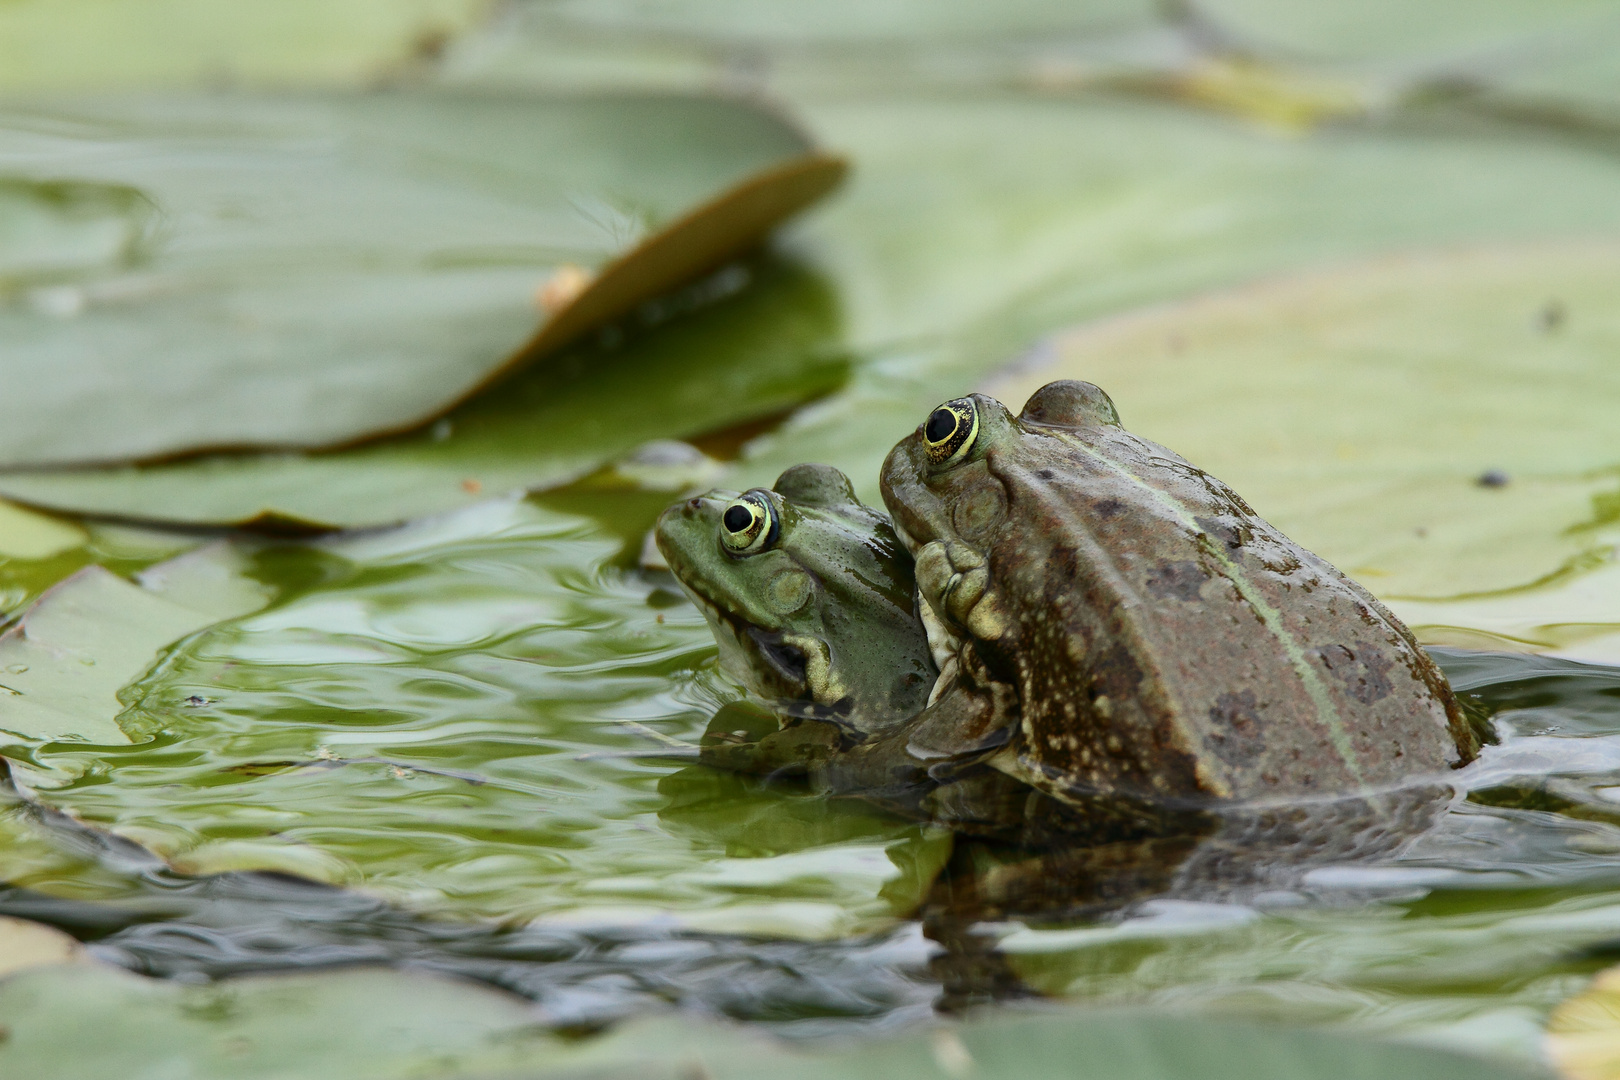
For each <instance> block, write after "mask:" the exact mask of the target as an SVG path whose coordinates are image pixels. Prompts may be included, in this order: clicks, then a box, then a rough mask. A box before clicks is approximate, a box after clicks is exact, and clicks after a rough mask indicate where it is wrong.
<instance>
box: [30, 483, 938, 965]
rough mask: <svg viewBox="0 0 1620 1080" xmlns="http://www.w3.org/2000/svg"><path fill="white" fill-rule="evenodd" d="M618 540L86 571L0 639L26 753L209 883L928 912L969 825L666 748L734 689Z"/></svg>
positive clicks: (717, 915)
mask: <svg viewBox="0 0 1620 1080" xmlns="http://www.w3.org/2000/svg"><path fill="white" fill-rule="evenodd" d="M620 545H621V542H620V541H618V540H616V539H614V538H612V537H610V536H607V535H605V534H604V533H602V532H601V531H600V530H599V529H597V528H595V527H593V526H591V525H589V524H588V523H587V522H586V521H584V520H582V519H580V518H577V517H574V516H571V515H565V514H560V513H556V512H552V511H545V510H541V509H540V508H538V507H536V506H534V505H532V504H530V503H526V502H513V501H510V500H508V501H498V502H493V503H486V504H484V505H482V506H479V507H474V508H471V509H468V510H464V511H461V512H460V513H458V514H455V515H451V516H449V517H446V518H442V519H434V520H428V521H424V522H421V523H418V524H416V525H413V526H409V527H406V528H405V529H401V530H396V531H393V532H389V533H381V534H375V535H371V536H366V537H355V538H347V539H333V540H329V541H323V542H320V543H318V544H315V545H312V546H310V547H306V548H301V547H274V546H272V547H267V548H263V549H260V550H258V551H257V553H254V552H253V551H245V550H243V549H241V548H237V547H228V546H215V547H209V548H203V549H200V550H198V551H196V552H193V553H190V554H188V555H185V556H182V557H181V558H179V559H176V560H173V561H171V562H169V563H164V564H160V565H158V566H155V567H152V568H150V569H149V570H147V571H145V572H144V573H143V574H142V575H141V580H142V582H143V583H144V587H137V586H136V585H134V584H131V583H129V582H127V581H124V580H123V579H121V578H115V577H113V576H112V575H109V574H106V572H104V571H99V570H98V571H86V572H85V573H84V574H82V575H81V576H79V577H77V578H74V579H70V580H69V581H67V582H65V583H64V584H62V585H60V586H58V587H57V589H55V590H53V591H52V592H51V593H49V594H47V595H46V596H45V597H44V598H43V599H42V600H41V602H40V603H39V604H38V605H36V607H35V608H34V609H33V610H32V611H31V612H30V613H29V614H28V616H26V618H25V619H24V621H23V624H22V629H21V631H20V632H18V633H16V634H14V638H15V639H16V640H15V641H12V640H10V639H0V650H5V649H10V650H11V651H9V652H4V651H0V673H3V672H5V671H7V670H10V669H12V668H16V667H26V668H27V671H25V672H22V673H20V674H19V675H18V676H15V677H11V678H10V679H9V680H8V679H7V677H5V676H3V674H0V682H5V684H6V685H8V686H11V687H12V688H13V689H14V690H15V691H16V693H14V694H12V695H8V696H0V729H3V730H5V731H8V732H10V733H12V734H11V737H10V739H9V740H7V741H8V742H9V745H6V746H4V747H3V748H4V750H5V753H6V754H7V756H8V757H10V758H11V759H12V761H13V770H12V771H13V775H14V777H15V779H16V782H17V784H18V786H19V787H20V788H22V789H23V790H25V791H27V792H29V793H31V795H32V796H33V797H35V798H38V799H40V800H41V801H43V802H45V803H47V804H48V805H50V806H53V807H55V808H58V809H61V810H65V811H67V812H69V813H71V814H73V815H74V816H76V817H79V818H81V819H83V820H85V821H87V822H89V823H91V824H95V825H100V826H104V827H107V828H110V829H112V830H113V831H114V832H116V833H118V834H120V835H122V836H124V837H126V838H128V839H132V840H135V841H137V842H140V843H142V844H145V845H146V846H148V847H149V848H151V849H153V850H154V851H156V852H158V853H159V854H161V855H162V856H164V857H165V858H167V859H168V860H169V861H170V862H171V863H172V864H173V865H174V866H176V867H177V868H179V869H181V870H183V871H185V872H188V873H211V872H219V871H225V870H247V869H275V870H281V871H284V872H289V873H296V874H300V875H302V876H305V877H310V878H316V879H321V880H327V881H333V882H346V883H352V884H356V885H363V886H365V887H367V888H368V889H372V890H376V891H378V892H381V893H383V894H384V895H387V896H389V897H392V898H394V899H397V900H401V901H408V902H411V903H413V904H415V905H418V906H421V907H424V908H427V909H431V910H438V911H446V912H453V913H458V914H479V915H487V916H491V917H499V918H519V919H521V918H525V917H535V916H544V917H547V918H550V919H565V920H569V921H572V922H585V923H606V924H625V923H640V922H646V921H652V922H654V923H655V924H658V925H663V926H683V927H690V928H695V929H703V930H709V931H715V932H727V933H758V934H768V935H774V936H790V937H803V938H824V937H836V936H842V935H846V934H849V933H853V932H856V931H859V930H861V929H863V928H868V927H872V926H878V925H883V924H885V923H886V922H887V921H888V920H890V919H892V918H893V917H894V916H895V915H897V914H901V913H904V912H907V911H909V910H911V909H912V908H913V907H915V906H916V904H917V903H918V902H919V900H920V897H921V895H922V894H923V893H924V892H925V891H926V890H927V888H928V886H929V883H930V882H931V880H932V878H933V874H934V871H935V870H937V868H938V866H939V865H940V862H941V861H942V859H943V858H944V855H945V853H946V852H948V850H949V840H948V839H947V838H946V837H944V836H938V835H935V834H933V833H931V832H928V831H926V830H922V829H920V828H918V827H916V826H913V825H909V824H907V823H905V822H903V821H897V820H894V819H891V818H887V817H884V816H881V815H879V814H877V813H876V812H875V811H869V810H867V809H865V808H863V807H862V806H860V805H859V804H855V805H846V804H831V805H829V804H828V803H826V802H825V801H824V800H821V799H817V798H814V797H811V796H809V795H808V794H801V795H800V796H798V797H796V798H793V797H790V798H786V799H784V798H782V797H781V796H780V795H773V794H772V793H770V792H768V791H765V790H761V789H760V788H759V786H758V785H755V784H740V783H739V782H738V781H737V780H736V779H735V778H733V777H730V776H725V775H719V774H715V773H712V772H710V771H708V770H706V769H691V770H686V771H680V772H677V770H679V769H680V763H679V762H678V761H677V762H673V763H672V762H668V761H660V760H658V759H657V758H656V757H652V758H649V757H646V756H645V755H647V754H648V752H650V751H657V750H660V749H662V748H663V747H662V744H661V743H660V742H658V741H657V740H656V739H655V738H653V737H650V736H649V735H648V734H647V731H648V729H649V728H650V729H652V730H655V731H656V732H659V733H662V735H663V736H664V737H666V738H669V737H673V738H675V739H683V740H687V741H688V742H691V741H694V740H695V739H696V737H697V736H698V734H699V733H701V731H702V730H703V728H704V726H705V725H706V724H707V722H708V720H709V717H710V715H711V714H712V713H713V712H714V711H715V709H716V708H717V707H718V705H719V703H720V702H721V701H722V700H723V697H724V695H725V694H726V693H727V692H728V691H727V690H726V689H725V687H724V686H723V685H722V684H720V683H718V682H717V681H716V680H715V677H714V674H713V667H712V654H713V639H712V637H711V636H710V634H709V631H708V629H707V626H706V624H705V623H704V622H703V619H702V618H701V616H699V615H698V614H697V612H695V611H694V610H692V609H691V608H690V607H689V606H687V605H685V604H681V603H679V602H673V603H672V601H674V598H673V597H672V596H671V595H670V594H669V593H667V592H663V591H661V590H655V589H653V588H652V587H650V586H649V585H647V584H645V583H642V582H640V581H638V580H636V579H635V578H633V577H627V576H625V575H624V574H623V573H622V572H620V571H617V570H614V569H612V568H611V567H610V566H609V565H607V564H608V563H609V562H610V560H614V559H616V558H618V552H619V549H620ZM259 579H269V580H278V581H284V582H287V583H288V587H287V592H288V594H290V595H288V596H287V597H286V598H284V599H283V600H282V601H281V602H279V603H277V604H275V605H273V606H271V607H270V608H268V609H267V610H264V611H262V612H260V613H258V614H254V615H249V616H247V617H246V618H243V619H236V620H233V621H227V622H224V623H221V624H219V625H217V626H215V627H213V628H212V629H209V630H205V631H203V632H202V633H200V634H194V633H193V632H194V631H195V630H196V629H197V628H198V627H199V626H201V625H204V624H206V623H208V622H210V621H213V619H217V618H220V617H222V616H223V615H225V614H228V611H227V610H226V609H229V608H234V610H235V611H236V612H238V613H239V612H241V611H244V610H251V609H252V608H254V607H256V606H258V605H260V604H262V603H263V599H264V592H263V588H262V587H261V586H259V585H258V584H257V581H258V580H259ZM300 581H303V582H307V584H304V585H302V586H300V585H299V584H297V583H298V582H300ZM205 603H206V604H209V605H212V614H213V618H210V617H209V614H208V613H204V612H202V611H199V610H198V608H199V607H201V606H202V605H204V604H205ZM186 605H193V606H186ZM183 635H192V636H190V637H187V638H186V639H185V642H184V643H183V644H182V645H181V647H179V648H178V649H175V650H172V651H170V652H169V653H168V654H167V655H164V656H162V657H161V659H159V657H158V656H157V654H156V653H157V648H158V646H159V645H161V644H164V643H166V642H167V641H172V640H175V639H177V638H180V637H182V636H183ZM125 683H128V684H129V685H127V686H124V684H125ZM119 686H123V689H122V690H121V691H119V692H118V694H117V696H116V698H115V697H114V695H113V691H114V690H116V689H117V688H118V687H119ZM75 736H76V737H78V741H65V740H67V739H70V738H72V737H75ZM131 739H134V740H135V742H134V744H133V745H131Z"/></svg>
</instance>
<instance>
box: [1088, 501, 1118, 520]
mask: <svg viewBox="0 0 1620 1080" xmlns="http://www.w3.org/2000/svg"><path fill="white" fill-rule="evenodd" d="M1091 509H1092V511H1093V512H1094V513H1096V515H1097V516H1098V517H1100V518H1102V519H1103V520H1105V521H1106V520H1107V519H1108V518H1111V517H1113V516H1114V515H1116V514H1119V513H1122V512H1123V511H1124V509H1125V504H1124V503H1122V502H1120V501H1119V500H1118V499H1098V500H1097V501H1096V502H1094V503H1092V504H1091Z"/></svg>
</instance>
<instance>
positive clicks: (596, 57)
mask: <svg viewBox="0 0 1620 1080" xmlns="http://www.w3.org/2000/svg"><path fill="white" fill-rule="evenodd" d="M1186 52H1187V45H1186V43H1185V42H1183V41H1181V40H1180V38H1179V36H1178V35H1176V34H1175V33H1174V32H1172V30H1171V28H1170V26H1169V24H1168V23H1167V22H1166V21H1164V20H1162V19H1161V18H1160V11H1159V8H1158V6H1157V5H1155V4H1153V3H1151V2H1149V0H1082V2H1076V3H1064V2H1062V0H1008V2H1006V3H997V4H984V3H977V2H975V0H948V2H935V3H923V2H918V0H903V2H899V3H878V4H873V3H861V2H858V0H834V2H828V3H820V4H794V3H790V2H784V0H760V2H754V3H749V2H738V0H700V2H697V3H678V2H668V0H650V2H635V3H615V2H613V0H607V2H602V0H576V2H569V3H560V4H559V3H545V2H540V3H534V2H522V3H518V4H514V5H512V7H511V8H510V9H509V12H508V17H507V18H505V19H501V20H496V21H492V22H490V23H488V24H486V25H485V26H484V27H483V28H481V29H479V30H475V31H473V32H471V33H469V34H468V35H466V37H465V38H463V39H462V40H460V41H458V42H456V43H454V44H452V45H451V47H450V48H449V49H447V50H446V56H445V58H444V60H443V61H442V62H441V63H440V65H439V68H438V72H439V74H440V76H441V77H442V78H446V79H449V80H464V79H472V80H478V81H496V82H514V81H515V82H521V83H523V84H525V85H531V86H550V87H565V88H570V89H578V88H581V87H606V86H617V87H624V86H638V87H647V88H653V87H657V88H662V89H667V90H684V91H692V90H699V89H703V88H706V87H710V86H713V85H715V84H716V83H721V84H726V85H732V86H737V87H741V88H746V89H749V90H754V91H760V90H766V91H769V92H772V93H774V94H787V95H789V96H795V97H797V96H798V95H800V94H803V93H806V92H808V93H831V94H835V95H837V96H840V97H844V96H847V95H849V94H850V93H851V92H852V91H856V92H863V91H864V92H871V91H873V90H881V91H887V92H891V93H892V92H895V91H901V92H915V91H917V90H918V89H938V88H941V87H960V86H963V85H968V86H977V87H983V86H985V85H987V84H988V85H997V84H1003V83H1007V82H1020V81H1024V82H1027V81H1039V80H1040V78H1041V77H1042V75H1043V73H1045V72H1046V71H1047V70H1048V69H1052V68H1056V69H1059V70H1067V69H1069V68H1071V67H1073V66H1075V64H1076V63H1078V65H1079V66H1081V67H1082V68H1085V69H1087V70H1088V71H1091V70H1094V69H1096V68H1099V67H1100V68H1101V69H1102V70H1104V71H1112V70H1115V69H1117V68H1121V67H1124V68H1132V67H1140V66H1142V65H1144V64H1146V65H1149V66H1153V67H1162V66H1164V65H1165V64H1167V63H1175V62H1176V61H1179V60H1180V59H1181V58H1182V57H1183V56H1184V55H1185V53H1186Z"/></svg>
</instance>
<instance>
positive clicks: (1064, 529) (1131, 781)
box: [985, 422, 1477, 799]
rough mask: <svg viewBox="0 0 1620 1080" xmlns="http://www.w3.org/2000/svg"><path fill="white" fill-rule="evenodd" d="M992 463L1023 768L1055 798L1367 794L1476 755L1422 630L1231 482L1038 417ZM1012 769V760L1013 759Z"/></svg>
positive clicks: (1006, 649)
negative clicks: (1419, 639)
mask: <svg viewBox="0 0 1620 1080" xmlns="http://www.w3.org/2000/svg"><path fill="white" fill-rule="evenodd" d="M1021 426H1023V427H1024V430H1025V433H1026V434H1025V438H1023V439H1022V440H1019V442H1018V443H1017V444H1015V445H1011V446H1005V447H1001V448H998V449H997V450H995V451H994V452H992V453H990V454H988V455H987V456H986V459H985V464H986V466H987V468H988V470H989V473H990V475H991V476H993V477H995V478H996V479H997V480H999V481H1000V488H1001V490H1002V491H1003V492H1004V493H1005V500H1006V510H1005V514H1004V515H1002V514H995V515H993V516H994V518H996V519H997V520H998V525H997V529H998V533H997V536H996V537H995V539H994V540H992V541H991V542H990V543H988V545H987V546H988V548H989V551H990V561H991V574H992V577H993V578H994V579H995V580H997V581H1000V582H1003V583H1004V585H1003V587H1002V588H1000V589H998V590H997V591H998V600H999V602H1000V603H1001V604H1002V605H1003V607H1004V608H1007V609H1008V610H1006V611H1005V615H1006V616H1007V618H1006V619H1005V622H1006V623H1007V624H1008V626H1009V627H1010V628H1011V629H1012V632H1013V633H1014V634H1015V635H1016V637H1017V639H1018V640H1007V641H1003V642H1000V643H997V642H989V643H987V647H988V651H990V652H991V653H992V654H994V655H993V656H992V660H993V661H994V662H997V663H999V665H1000V666H1002V667H1003V668H1004V669H1005V668H1011V669H1014V671H1015V676H1014V677H1015V678H1016V679H1017V681H1018V683H1019V686H1020V695H1019V696H1020V698H1021V701H1022V703H1023V704H1022V717H1021V721H1020V729H1019V732H1018V735H1017V737H1016V738H1015V740H1014V744H1013V750H1014V751H1015V756H1016V760H1017V762H1018V764H1017V766H1016V769H1017V770H1018V771H1020V772H1023V773H1025V774H1026V775H1028V776H1029V777H1031V778H1032V779H1034V780H1035V781H1036V782H1037V783H1038V784H1039V785H1040V786H1043V787H1046V788H1048V789H1051V790H1057V789H1061V788H1063V787H1070V788H1074V787H1078V788H1080V789H1088V790H1094V791H1101V792H1120V793H1123V794H1130V793H1137V794H1141V795H1146V796H1149V797H1154V798H1166V797H1170V798H1176V797H1214V798H1220V799H1226V798H1256V797H1266V796H1288V795H1299V794H1308V793H1323V792H1334V791H1351V790H1358V789H1362V788H1365V787H1369V786H1380V787H1381V786H1386V785H1391V784H1396V783H1399V782H1401V781H1402V780H1403V779H1405V778H1407V777H1410V776H1412V775H1413V774H1417V773H1424V772H1433V771H1436V770H1442V769H1446V768H1448V767H1452V766H1455V765H1457V764H1460V763H1462V762H1463V761H1466V760H1468V759H1469V758H1471V757H1472V756H1473V754H1474V753H1475V751H1476V749H1477V748H1476V746H1475V743H1474V739H1473V736H1472V733H1471V731H1470V729H1469V727H1468V725H1467V724H1466V722H1465V721H1464V719H1463V717H1462V715H1461V713H1460V711H1459V710H1458V707H1457V704H1456V700H1455V698H1454V697H1453V695H1452V693H1451V691H1450V688H1449V687H1448V686H1447V684H1446V682H1445V678H1444V676H1442V675H1441V674H1440V672H1439V671H1438V669H1436V668H1435V666H1434V663H1433V661H1431V660H1430V659H1429V657H1428V656H1427V655H1426V654H1425V653H1424V652H1423V651H1422V649H1421V648H1419V647H1418V645H1417V644H1416V642H1415V641H1414V640H1413V639H1412V636H1411V634H1410V632H1409V631H1407V629H1406V628H1405V627H1404V626H1402V625H1401V623H1400V622H1399V621H1398V620H1397V619H1396V618H1395V617H1394V615H1392V614H1391V613H1390V612H1389V611H1388V610H1387V609H1385V608H1384V607H1383V606H1382V605H1381V604H1379V603H1378V602H1377V601H1376V600H1374V599H1373V598H1372V597H1371V596H1370V595H1369V594H1368V593H1367V592H1366V591H1365V590H1364V589H1362V588H1361V587H1360V586H1358V585H1357V584H1356V583H1355V582H1353V581H1351V580H1350V579H1349V578H1347V577H1345V576H1344V575H1343V574H1341V573H1340V572H1339V571H1338V570H1336V569H1335V568H1334V567H1333V566H1331V565H1329V564H1328V563H1327V562H1326V561H1324V560H1322V559H1320V558H1318V557H1317V556H1315V555H1313V554H1311V553H1310V552H1308V551H1306V550H1305V549H1304V548H1302V547H1300V546H1299V545H1297V544H1295V543H1294V542H1293V541H1291V540H1289V539H1288V538H1287V537H1286V536H1284V535H1283V534H1282V533H1281V532H1280V531H1278V530H1277V529H1276V528H1275V527H1273V526H1272V525H1270V524H1269V523H1267V522H1266V521H1264V520H1263V519H1261V518H1260V517H1259V516H1257V515H1256V514H1255V513H1254V512H1253V511H1252V510H1251V509H1250V508H1249V507H1248V506H1247V504H1245V503H1244V502H1243V500H1242V499H1240V498H1239V497H1238V496H1237V495H1236V494H1235V493H1234V492H1232V490H1231V489H1230V488H1228V487H1227V486H1226V485H1225V484H1223V483H1221V482H1220V481H1219V480H1217V479H1215V478H1214V477H1212V476H1209V475H1208V474H1207V473H1204V472H1202V471H1201V470H1199V469H1197V468H1195V467H1194V466H1192V465H1190V464H1189V463H1187V462H1186V461H1184V460H1183V459H1181V458H1180V457H1177V456H1176V455H1175V454H1173V453H1171V452H1170V451H1168V450H1166V449H1164V448H1163V447H1160V446H1157V445H1156V444H1153V443H1151V442H1148V441H1147V440H1144V439H1141V438H1138V437H1136V436H1134V435H1132V434H1130V433H1129V432H1126V431H1124V430H1123V429H1121V428H1118V427H1115V426H1112V425H1093V426H1089V427H1086V428H1081V429H1074V428H1066V427H1055V426H1046V425H1038V424H1029V423H1027V422H1026V423H1023V424H1021ZM1005 764H1006V765H1008V766H1011V759H1006V761H1005Z"/></svg>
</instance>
